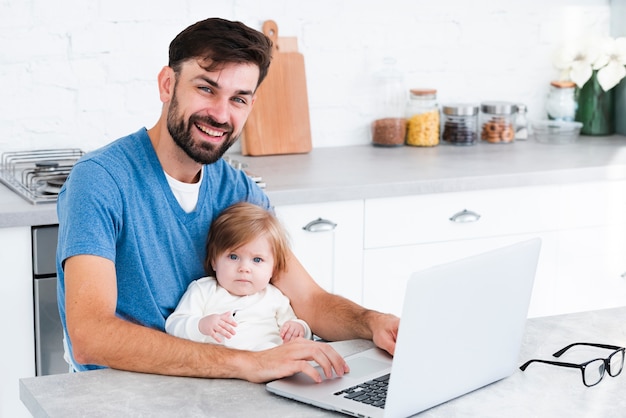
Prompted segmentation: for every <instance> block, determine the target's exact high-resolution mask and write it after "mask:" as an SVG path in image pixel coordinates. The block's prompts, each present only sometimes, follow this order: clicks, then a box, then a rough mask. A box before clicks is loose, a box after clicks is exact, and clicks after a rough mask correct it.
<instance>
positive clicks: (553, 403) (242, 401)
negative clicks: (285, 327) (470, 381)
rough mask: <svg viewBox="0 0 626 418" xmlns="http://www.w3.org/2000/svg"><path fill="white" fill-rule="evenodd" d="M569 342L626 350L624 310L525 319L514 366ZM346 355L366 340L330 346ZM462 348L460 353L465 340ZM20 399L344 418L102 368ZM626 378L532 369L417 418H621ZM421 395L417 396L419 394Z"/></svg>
mask: <svg viewBox="0 0 626 418" xmlns="http://www.w3.org/2000/svg"><path fill="white" fill-rule="evenodd" d="M573 342H596V343H605V344H612V345H619V346H624V345H626V307H624V308H617V309H609V310H601V311H592V312H583V313H575V314H568V315H560V316H553V317H542V318H533V319H529V320H528V322H527V326H526V331H525V336H524V340H523V346H522V349H521V352H520V356H519V364H520V365H521V364H522V363H523V362H525V361H526V360H529V359H531V358H541V359H549V358H550V357H551V355H552V353H554V352H555V351H557V350H559V349H560V348H562V347H564V346H566V345H568V344H570V343H573ZM334 345H335V347H336V348H337V350H338V351H339V352H340V353H342V354H343V355H348V354H350V353H354V352H357V351H361V350H363V349H365V348H367V347H369V346H371V342H369V341H362V340H355V341H344V342H340V343H334ZM459 349H460V350H462V349H463V343H462V341H460V342H459ZM606 355H607V350H602V349H581V350H572V351H571V352H568V353H567V354H566V355H565V356H563V357H561V360H562V361H570V362H577V363H579V362H583V361H586V360H590V359H591V358H595V357H604V356H606ZM19 384H20V398H21V400H22V402H23V403H24V404H25V405H26V406H27V408H28V409H29V411H30V412H31V413H32V414H33V416H35V417H63V418H73V417H76V418H78V417H84V416H89V417H111V416H150V417H158V416H163V417H186V418H188V417H242V416H254V417H298V418H301V417H325V416H341V415H339V414H335V413H331V412H328V411H324V410H321V409H318V408H316V407H312V406H308V405H304V404H300V403H298V402H295V401H290V400H287V399H283V398H280V397H278V396H275V395H272V394H270V393H269V392H267V391H266V390H265V388H264V385H260V384H253V383H249V382H244V381H239V380H228V379H225V380H220V379H194V378H181V377H168V376H158V375H149V374H139V373H131V372H123V371H118V370H99V371H92V372H84V373H75V374H66V375H57V376H44V377H36V378H25V379H21V380H20V383H19ZM624 393H626V372H625V373H622V374H621V375H619V376H617V377H614V378H613V377H609V376H608V375H606V376H605V377H604V380H603V381H602V382H600V384H598V385H597V386H594V387H591V388H587V387H585V386H584V385H583V383H582V379H581V375H580V371H579V370H577V369H568V368H561V367H555V366H549V365H542V364H533V365H531V366H529V368H528V369H527V370H526V371H525V372H522V371H519V370H517V371H516V372H515V373H514V374H513V375H512V376H510V377H508V378H506V379H503V380H501V381H498V382H496V383H493V384H491V385H489V386H487V387H484V388H482V389H479V390H476V391H474V392H471V393H469V394H467V395H465V396H462V397H460V398H457V399H454V400H452V401H449V402H447V403H445V404H442V405H439V406H437V407H434V408H432V409H430V410H427V411H425V412H423V413H422V414H419V416H420V417H425V418H431V417H432V418H435V417H482V418H490V417H494V418H495V417H497V418H501V417H505V416H506V417H549V418H553V417H568V418H576V417H621V416H625V414H626V396H624ZM416 396H419V394H416Z"/></svg>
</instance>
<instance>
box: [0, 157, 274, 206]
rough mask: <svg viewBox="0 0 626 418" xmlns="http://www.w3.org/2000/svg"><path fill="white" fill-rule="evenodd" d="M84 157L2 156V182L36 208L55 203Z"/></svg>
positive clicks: (234, 163) (257, 179) (254, 177)
mask: <svg viewBox="0 0 626 418" xmlns="http://www.w3.org/2000/svg"><path fill="white" fill-rule="evenodd" d="M84 154H85V153H84V152H83V151H82V150H80V149H77V148H62V149H49V150H35V151H14V152H5V153H3V154H2V155H1V156H0V182H1V183H3V184H5V185H6V186H7V187H9V188H10V189H11V190H13V191H14V192H16V193H17V194H19V195H20V196H22V197H23V198H24V199H26V200H27V201H28V202H30V203H32V204H34V205H36V204H39V203H54V202H56V201H57V198H58V195H59V191H60V190H61V186H63V183H64V182H65V180H66V179H67V176H68V175H69V173H70V170H71V169H72V167H73V166H74V163H76V161H78V159H79V158H80V157H82V156H83V155H84ZM224 160H226V161H227V162H228V163H229V164H230V165H231V166H233V167H234V168H236V169H239V170H243V171H244V172H245V173H246V174H247V175H248V177H250V178H251V179H252V180H254V181H255V182H256V184H257V185H258V186H259V187H261V188H265V183H264V182H263V179H262V178H261V177H260V176H257V175H254V174H251V173H250V172H248V171H247V170H246V168H247V165H246V164H245V163H241V162H239V161H237V160H234V159H232V158H230V156H229V155H225V156H224Z"/></svg>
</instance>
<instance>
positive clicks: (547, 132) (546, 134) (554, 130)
mask: <svg viewBox="0 0 626 418" xmlns="http://www.w3.org/2000/svg"><path fill="white" fill-rule="evenodd" d="M531 126H532V129H533V135H534V137H535V139H536V140H537V141H538V142H542V143H544V144H571V143H573V142H575V141H576V139H578V137H579V136H580V128H582V127H583V124H582V123H581V122H567V121H560V120H545V119H544V120H538V121H534V122H532V123H531Z"/></svg>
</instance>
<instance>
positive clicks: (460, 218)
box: [450, 209, 480, 223]
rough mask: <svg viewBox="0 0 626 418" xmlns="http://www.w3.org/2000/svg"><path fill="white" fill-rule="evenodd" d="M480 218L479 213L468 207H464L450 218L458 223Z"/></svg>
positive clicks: (475, 220) (474, 220)
mask: <svg viewBox="0 0 626 418" xmlns="http://www.w3.org/2000/svg"><path fill="white" fill-rule="evenodd" d="M479 219H480V215H479V214H477V213H476V212H474V211H471V210H467V209H463V210H462V211H460V212H457V213H455V214H454V215H452V216H451V217H450V220H451V221H452V222H456V223H466V222H477V221H478V220H479Z"/></svg>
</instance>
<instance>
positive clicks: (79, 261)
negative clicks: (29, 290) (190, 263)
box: [65, 255, 347, 382]
mask: <svg viewBox="0 0 626 418" xmlns="http://www.w3.org/2000/svg"><path fill="white" fill-rule="evenodd" d="M65 294H66V300H65V305H66V316H67V328H68V334H69V337H70V340H71V342H72V348H73V353H74V358H75V359H76V361H78V362H79V363H84V364H99V365H103V366H107V367H111V368H115V369H122V370H131V371H137V372H144V373H155V374H164V375H177V376H197V377H221V378H239V379H245V380H249V381H252V382H265V381H268V380H272V379H276V378H279V377H284V376H289V375H292V374H295V373H297V372H300V371H302V372H304V373H306V374H308V375H309V376H311V378H313V379H314V380H315V381H320V380H321V379H320V376H319V374H318V373H317V371H316V370H315V369H314V368H313V367H312V366H311V365H310V364H309V363H308V361H309V360H314V361H315V362H317V363H318V364H319V365H320V366H322V368H323V370H324V373H325V374H326V376H327V377H330V376H331V375H332V371H333V370H335V373H336V374H337V375H340V376H341V375H343V374H344V372H346V371H347V365H346V363H345V361H344V360H343V359H342V358H341V356H339V354H338V353H337V352H336V351H335V350H334V349H332V348H331V347H329V346H328V345H327V344H319V343H315V342H313V341H307V340H304V339H298V340H295V341H292V342H289V343H286V344H283V345H281V346H280V347H277V348H274V349H271V350H266V351H260V352H248V351H241V350H231V349H228V348H225V347H222V346H218V345H212V344H204V343H196V342H193V341H189V340H185V339H181V338H177V337H174V336H171V335H168V334H166V333H164V332H161V331H158V330H154V329H150V328H147V327H144V326H141V325H137V324H133V323H131V322H129V321H126V320H123V319H121V318H118V317H117V316H116V315H115V306H116V301H117V284H116V276H115V266H114V264H113V262H111V261H110V260H107V259H104V258H101V257H97V256H90V255H80V256H74V257H71V258H69V259H68V260H66V262H65Z"/></svg>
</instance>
